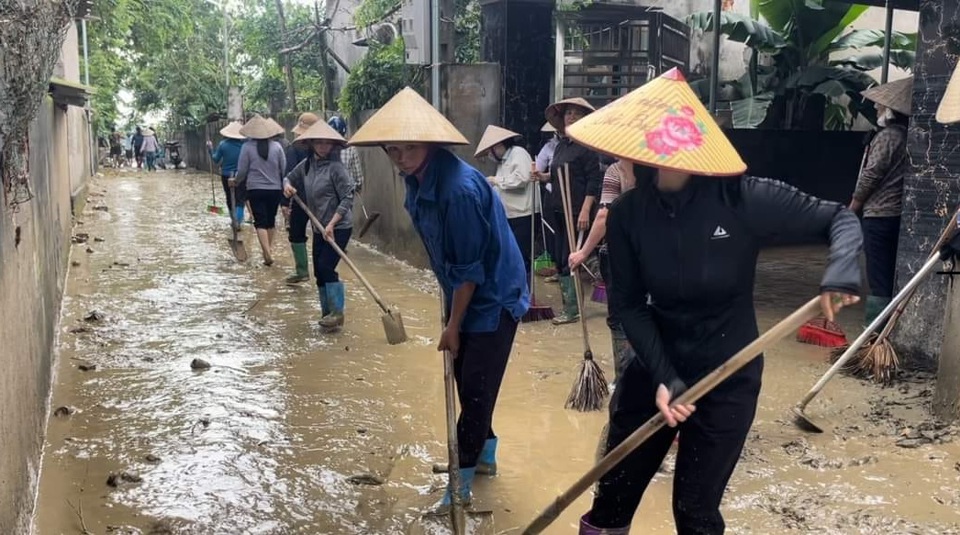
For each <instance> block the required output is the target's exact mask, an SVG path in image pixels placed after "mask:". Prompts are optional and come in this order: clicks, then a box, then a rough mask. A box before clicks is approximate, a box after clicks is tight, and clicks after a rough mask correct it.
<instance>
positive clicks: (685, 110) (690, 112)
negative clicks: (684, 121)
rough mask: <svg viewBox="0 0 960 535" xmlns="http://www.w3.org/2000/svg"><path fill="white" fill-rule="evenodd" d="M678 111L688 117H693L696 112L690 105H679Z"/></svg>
mask: <svg viewBox="0 0 960 535" xmlns="http://www.w3.org/2000/svg"><path fill="white" fill-rule="evenodd" d="M680 112H681V113H683V114H684V115H686V116H688V117H693V116H694V115H695V114H696V113H697V112H695V111H693V108H691V107H690V106H681V107H680Z"/></svg>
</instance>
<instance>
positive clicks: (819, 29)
mask: <svg viewBox="0 0 960 535" xmlns="http://www.w3.org/2000/svg"><path fill="white" fill-rule="evenodd" d="M750 7H751V14H750V15H749V16H747V15H743V14H740V13H732V12H727V11H725V12H722V13H721V18H720V32H721V33H722V34H724V35H726V36H727V38H728V39H729V40H731V41H735V42H740V43H743V44H745V45H746V46H747V47H749V48H750V49H751V52H752V55H751V61H750V67H749V68H748V69H747V74H746V75H745V76H744V77H743V78H741V79H740V80H736V81H730V82H725V84H726V85H728V86H729V87H731V88H732V89H733V93H734V94H735V95H736V96H738V98H736V99H734V100H732V101H731V102H730V106H731V109H732V111H733V123H734V126H735V127H737V128H754V127H757V126H759V125H761V124H763V125H764V126H769V127H780V128H787V129H790V128H795V127H797V126H798V125H807V126H808V127H809V125H810V124H811V122H817V121H819V120H820V118H822V122H821V124H822V127H825V128H828V129H846V128H850V127H851V126H852V125H853V122H854V120H855V119H856V118H857V117H858V116H859V115H860V114H866V115H867V117H868V118H871V120H872V117H873V109H872V106H870V105H869V104H864V102H863V100H862V98H861V96H860V92H861V91H863V90H865V89H867V88H868V87H870V86H872V85H875V84H876V81H875V80H874V79H873V78H872V77H870V76H869V75H868V74H866V72H865V71H868V70H872V69H874V68H876V67H878V66H879V65H880V64H881V63H882V55H881V54H880V53H878V52H876V51H875V50H870V49H875V48H877V47H882V46H883V43H884V32H882V31H879V30H852V31H847V28H848V27H849V26H850V24H851V23H853V22H854V21H856V20H857V19H858V18H859V17H860V16H861V15H862V14H863V13H864V11H866V9H867V8H866V6H858V5H850V4H842V3H837V2H826V3H824V2H823V0H819V1H818V0H751V4H750ZM687 24H688V25H689V26H690V27H691V29H693V30H701V31H711V30H712V29H713V13H711V12H701V13H694V14H693V15H691V16H689V17H688V18H687ZM845 32H846V33H845ZM915 48H916V35H915V34H914V35H907V34H902V33H894V34H892V35H891V51H892V52H891V63H893V64H894V65H896V66H898V67H901V68H904V69H912V67H913V60H914V50H915ZM851 50H852V51H856V52H858V53H857V54H853V55H850V56H849V57H845V58H843V59H832V56H833V55H834V54H835V53H837V52H843V51H851ZM761 54H763V55H766V56H767V57H769V58H770V59H771V60H772V61H771V62H770V63H772V64H771V65H766V66H765V65H760V61H759V59H760V55H761ZM765 63H766V62H765Z"/></svg>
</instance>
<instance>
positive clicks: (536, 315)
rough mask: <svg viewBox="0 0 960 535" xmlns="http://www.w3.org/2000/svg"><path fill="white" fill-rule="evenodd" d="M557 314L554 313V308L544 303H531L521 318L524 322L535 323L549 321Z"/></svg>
mask: <svg viewBox="0 0 960 535" xmlns="http://www.w3.org/2000/svg"><path fill="white" fill-rule="evenodd" d="M555 317H556V315H555V314H554V313H553V308H551V307H549V306H546V305H543V306H537V305H530V308H529V309H527V313H526V314H524V315H523V317H522V318H520V321H521V322H522V323H533V322H535V321H547V320H552V319H553V318H555Z"/></svg>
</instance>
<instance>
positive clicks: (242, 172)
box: [229, 115, 287, 266]
mask: <svg viewBox="0 0 960 535" xmlns="http://www.w3.org/2000/svg"><path fill="white" fill-rule="evenodd" d="M282 133H283V132H278V131H277V127H276V126H273V125H271V124H270V123H268V122H267V120H266V119H264V118H263V117H261V116H260V115H254V116H253V118H252V119H250V120H249V121H247V123H246V124H244V125H243V128H241V129H240V134H241V135H242V136H243V137H245V138H247V139H248V140H249V141H247V142H246V143H244V144H243V148H242V149H240V159H239V161H238V163H237V176H236V178H231V179H230V181H229V185H231V186H233V185H236V186H239V187H245V188H246V191H247V199H248V200H249V201H250V208H251V210H252V211H253V227H254V228H255V229H256V230H257V239H258V240H259V241H260V250H261V252H262V253H263V264H264V265H265V266H272V265H273V255H272V251H273V242H274V239H275V237H276V227H277V209H278V208H279V207H280V200H281V198H282V197H283V193H282V189H283V176H284V175H283V171H284V169H285V168H286V166H287V159H286V156H284V154H283V148H282V147H280V144H279V143H277V142H276V141H273V140H272V139H271V138H274V137H276V136H277V135H278V134H282Z"/></svg>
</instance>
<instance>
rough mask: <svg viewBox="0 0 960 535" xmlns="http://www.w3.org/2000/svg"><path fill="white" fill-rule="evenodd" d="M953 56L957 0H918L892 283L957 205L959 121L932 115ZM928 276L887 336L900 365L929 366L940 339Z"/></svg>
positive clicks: (938, 298) (940, 286)
mask: <svg viewBox="0 0 960 535" xmlns="http://www.w3.org/2000/svg"><path fill="white" fill-rule="evenodd" d="M958 54H960V0H920V39H919V43H918V45H917V62H916V66H915V68H914V82H913V116H912V118H911V121H910V133H909V140H908V150H909V156H910V161H911V163H912V164H913V169H912V171H911V174H910V175H909V176H907V178H906V179H905V183H904V199H903V201H904V202H903V220H902V223H901V229H900V249H899V252H898V259H897V283H898V285H899V286H903V284H904V283H905V282H906V281H907V280H909V278H910V277H911V276H913V274H914V273H916V271H917V269H919V267H920V266H921V265H922V264H923V263H924V261H925V260H926V258H927V257H928V256H929V255H930V253H931V251H932V249H933V246H934V244H935V242H936V241H937V238H938V237H939V236H940V233H941V232H942V230H943V228H944V226H945V225H946V222H947V218H948V217H949V215H950V214H952V213H953V211H954V210H955V209H956V206H957V204H958V203H960V125H954V126H944V125H941V124H939V123H937V122H936V120H934V114H935V113H936V111H937V105H938V104H939V102H940V98H941V97H942V96H943V93H944V90H945V89H946V86H947V81H948V80H949V78H950V74H951V73H952V72H953V67H954V65H955V64H956V62H957V56H958ZM946 282H947V281H946V280H945V277H944V276H943V275H934V276H933V279H932V280H929V281H927V282H926V283H924V284H923V285H922V286H921V287H920V288H919V290H918V291H917V295H916V296H914V298H913V301H912V303H911V306H910V308H909V309H908V310H907V313H906V314H905V315H904V316H903V318H902V319H901V321H900V323H899V324H898V327H897V331H896V334H895V338H894V341H895V343H896V346H897V347H898V349H899V350H900V353H901V358H904V359H905V360H906V363H907V365H917V364H929V365H935V364H936V362H937V360H938V358H939V356H940V349H941V345H942V340H943V318H944V311H945V308H944V306H945V298H946V295H947V284H946Z"/></svg>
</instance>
